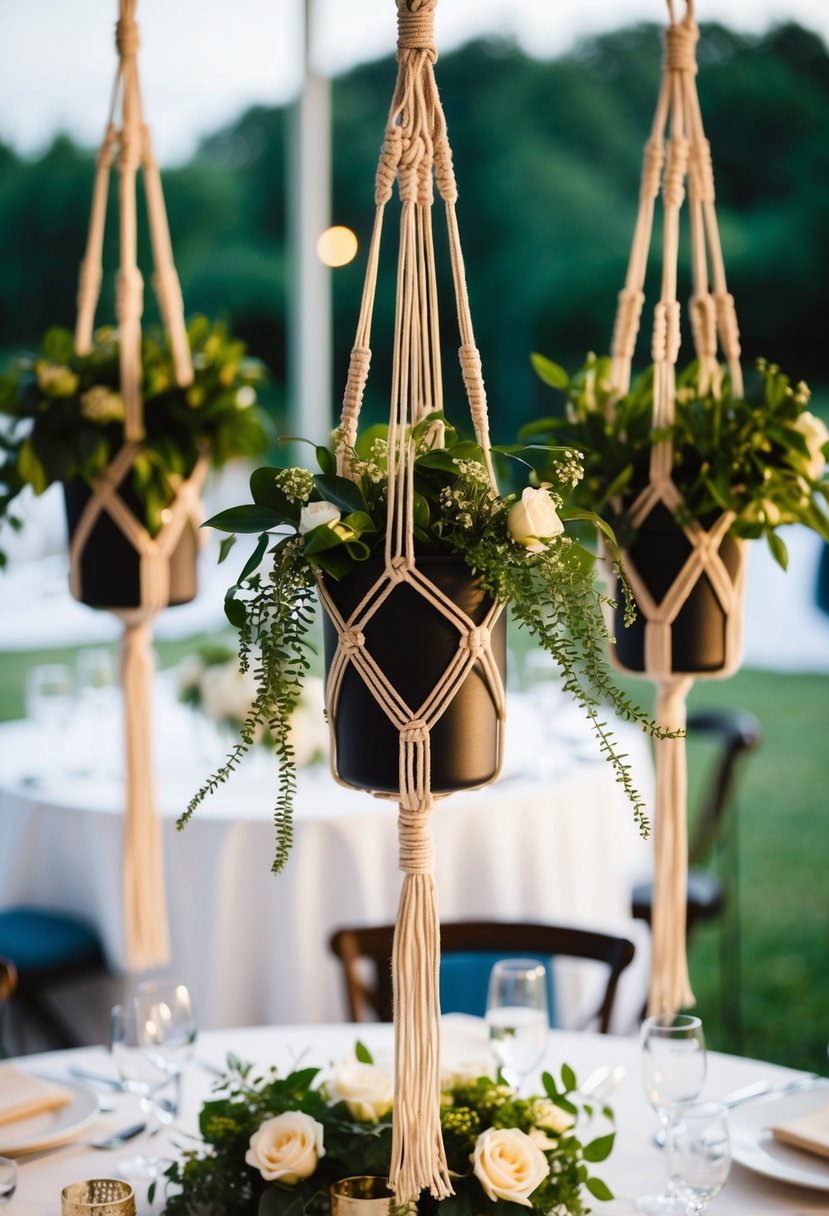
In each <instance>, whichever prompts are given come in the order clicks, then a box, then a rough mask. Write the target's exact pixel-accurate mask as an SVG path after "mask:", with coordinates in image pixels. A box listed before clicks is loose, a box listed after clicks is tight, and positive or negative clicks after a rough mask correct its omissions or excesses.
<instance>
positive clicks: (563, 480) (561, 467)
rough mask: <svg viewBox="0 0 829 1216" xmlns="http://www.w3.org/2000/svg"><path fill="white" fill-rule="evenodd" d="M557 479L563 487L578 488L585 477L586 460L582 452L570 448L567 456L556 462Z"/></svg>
mask: <svg viewBox="0 0 829 1216" xmlns="http://www.w3.org/2000/svg"><path fill="white" fill-rule="evenodd" d="M555 471H556V477H557V478H558V480H559V483H560V484H561V485H563V486H571V487H574V486H577V485H578V484H579V482H580V481H581V479H582V478H583V477H584V458H583V456H582V455H581V453H580V452H577V451H575V450H574V449H573V448H568V449H567V452H566V454H565V455H564V456H563V457H562V458H561V459H560V460H556V462H555Z"/></svg>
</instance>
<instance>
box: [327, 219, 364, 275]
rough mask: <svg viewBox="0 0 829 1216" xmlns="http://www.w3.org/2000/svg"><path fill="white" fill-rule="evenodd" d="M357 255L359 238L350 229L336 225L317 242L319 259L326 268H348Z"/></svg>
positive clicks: (328, 229)
mask: <svg viewBox="0 0 829 1216" xmlns="http://www.w3.org/2000/svg"><path fill="white" fill-rule="evenodd" d="M356 253H357V237H356V236H355V234H354V233H353V232H352V231H351V229H350V228H344V227H342V225H341V224H335V225H334V227H333V228H326V230H325V232H323V233H321V234H320V238H319V240H318V241H317V257H318V258H319V260H320V261H321V262H322V263H323V265H325V266H346V265H348V263H349V262H350V261H352V260H353V258H354V257H355V256H356Z"/></svg>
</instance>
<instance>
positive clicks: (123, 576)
mask: <svg viewBox="0 0 829 1216" xmlns="http://www.w3.org/2000/svg"><path fill="white" fill-rule="evenodd" d="M131 477H132V473H131V472H129V473H127V475H126V477H125V478H124V480H123V481H122V482H121V485H120V486H119V488H118V493H119V496H120V497H121V498H122V499H123V501H124V503H125V504H126V506H128V507H129V509H130V510H131V511H132V512H133V514H134V515H135V516H136V518H137V519H138V520H143V517H144V511H143V506H142V504H141V503H140V501H139V499H138V496H137V495H136V493H135V491H134V489H133V487H132V481H131ZM63 491H64V499H65V503H66V519H67V522H68V525H69V537H70V540H71V538H72V537H73V536H74V534H75V529H76V528H77V526H78V523H79V522H80V518H81V515H82V514H83V511H84V508H85V507H86V504H87V503H88V502H89V499H90V498H91V497H92V491H91V489H90V488H89V486H88V485H87V483H86V482H85V481H83V480H82V479H81V478H79V477H78V478H74V479H73V480H72V481H69V482H66V483H65V484H64V487H63ZM197 556H198V541H197V537H196V530H195V528H194V527H193V525H192V523H188V524H187V525H186V526H185V528H184V530H183V531H182V534H181V536H180V538H179V541H178V544H177V545H176V547H175V549H174V550H173V552H172V554H171V556H170V598H169V601H168V603H169V605H170V606H174V605H176V604H187V603H189V602H190V601H191V600H192V599H194V598H195V595H196V558H197ZM140 565H141V563H140V558H139V555H138V552H137V551H136V550H135V549H134V548H133V546H132V545H131V544H130V542H129V541H128V540H127V538H126V537H125V536H124V534H123V533H122V532H121V530H120V529H119V528H118V527H117V525H116V524H115V522H114V521H113V519H112V518H111V516H110V515H109V514H108V513H107V512H106V511H101V512H100V513H99V515H98V517H97V519H96V520H95V523H94V524H93V526H92V530H91V532H90V533H89V536H88V537H87V541H86V544H85V545H84V548H83V551H82V553H81V559H80V567H81V568H80V575H81V577H80V586H81V594H80V595H79V597H78V598H79V599H80V601H81V603H82V604H89V605H90V607H92V608H124V609H126V608H139V607H140V606H141V576H140Z"/></svg>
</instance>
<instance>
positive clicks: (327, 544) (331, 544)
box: [304, 524, 344, 557]
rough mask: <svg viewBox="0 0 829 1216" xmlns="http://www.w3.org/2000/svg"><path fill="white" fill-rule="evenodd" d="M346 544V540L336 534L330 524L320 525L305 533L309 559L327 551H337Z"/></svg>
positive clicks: (306, 550)
mask: <svg viewBox="0 0 829 1216" xmlns="http://www.w3.org/2000/svg"><path fill="white" fill-rule="evenodd" d="M343 543H344V538H343V537H342V536H340V535H339V533H337V532H335V531H334V529H333V528H331V527H329V526H328V524H320V525H319V527H317V528H312V529H311V531H310V532H306V533H305V539H304V550H305V553H306V555H307V556H308V557H314V556H316V554H317V553H324V552H325V550H326V549H336V548H337V547H338V546H339V545H342V544H343Z"/></svg>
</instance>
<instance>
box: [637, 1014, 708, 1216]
mask: <svg viewBox="0 0 829 1216" xmlns="http://www.w3.org/2000/svg"><path fill="white" fill-rule="evenodd" d="M641 1045H642V1081H643V1084H644V1087H645V1096H646V1098H647V1099H648V1101H649V1102H650V1104H651V1106H652V1107H653V1109H654V1110H655V1111H656V1113H657V1115H658V1116H659V1120H660V1123H661V1131H662V1134H663V1136H664V1135H665V1133H666V1132H667V1128H668V1122H669V1119H670V1112H671V1107H672V1106H673V1105H674V1104H675V1103H677V1102H688V1101H690V1100H691V1099H693V1098H697V1097H698V1096H699V1093H700V1090H701V1089H702V1086H703V1082H704V1081H705V1039H704V1036H703V1033H702V1022H701V1020H700V1019H699V1018H698V1017H696V1016H695V1015H694V1014H691V1013H678V1014H675V1015H673V1016H671V1015H670V1014H668V1015H662V1014H658V1015H657V1016H656V1017H651V1018H646V1019H645V1021H644V1022H643V1023H642V1035H641ZM636 1207H637V1210H638V1211H640V1212H644V1213H646V1216H685V1211H686V1205H685V1204H684V1203H683V1202H682V1200H681V1199H680V1198H679V1197H678V1196H677V1194H676V1193H675V1191H674V1188H673V1186H672V1185H671V1183H670V1182H669V1184H668V1186H667V1188H666V1189H665V1190H664V1191H662V1192H661V1193H660V1194H658V1195H643V1196H642V1197H641V1198H640V1199H638V1200H637V1203H636Z"/></svg>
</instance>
